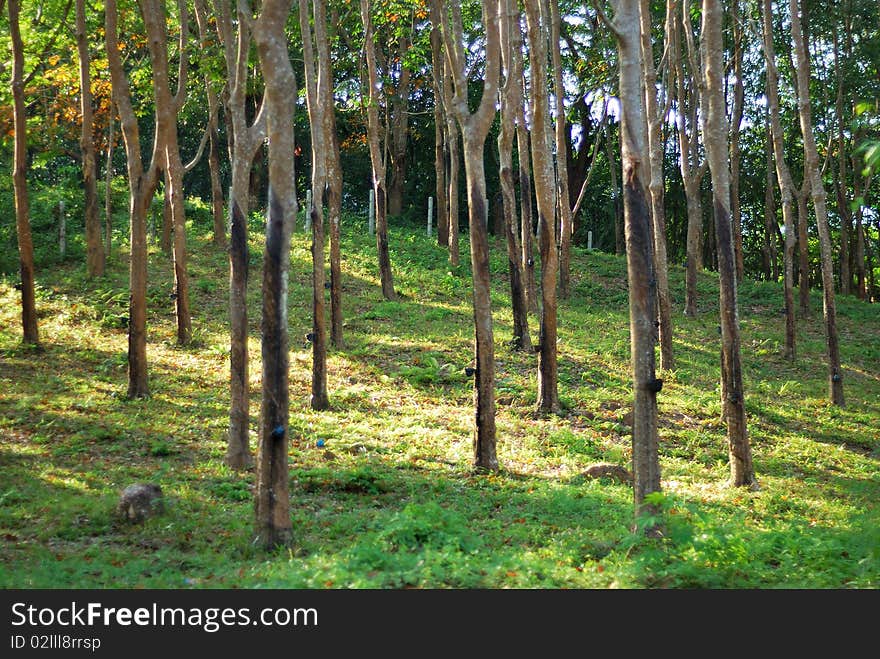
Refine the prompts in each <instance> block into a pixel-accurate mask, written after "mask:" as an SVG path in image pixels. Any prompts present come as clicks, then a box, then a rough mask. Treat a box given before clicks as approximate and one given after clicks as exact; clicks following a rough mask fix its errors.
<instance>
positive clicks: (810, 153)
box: [789, 0, 844, 407]
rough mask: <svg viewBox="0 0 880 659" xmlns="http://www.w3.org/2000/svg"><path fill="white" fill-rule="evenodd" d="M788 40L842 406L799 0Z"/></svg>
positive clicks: (831, 384) (834, 390)
mask: <svg viewBox="0 0 880 659" xmlns="http://www.w3.org/2000/svg"><path fill="white" fill-rule="evenodd" d="M789 7H790V9H791V38H792V41H793V42H794V55H795V58H796V61H797V69H796V71H797V80H798V85H797V86H798V116H799V118H800V124H801V133H802V134H803V138H804V176H805V177H807V178H808V180H809V181H810V190H811V195H812V198H813V208H814V209H815V211H816V227H817V229H818V231H819V250H820V253H821V262H822V293H823V295H822V299H823V311H824V315H825V339H826V342H827V345H828V397H829V398H830V400H831V402H832V404H834V405H838V406H840V407H843V404H844V398H843V370H842V369H841V367H840V350H839V348H838V338H837V307H836V304H835V301H834V273H833V271H832V255H831V235H830V232H829V230H828V211H827V208H826V205H825V204H826V198H825V187H824V185H823V184H822V175H821V173H820V169H819V152H818V149H817V148H816V138H815V136H814V135H813V121H812V117H811V115H810V87H809V84H810V73H809V66H810V63H809V60H808V59H807V52H806V44H805V43H804V38H803V33H802V28H801V18H800V15H799V7H798V0H790V2H789Z"/></svg>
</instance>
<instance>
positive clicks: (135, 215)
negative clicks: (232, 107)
mask: <svg viewBox="0 0 880 659" xmlns="http://www.w3.org/2000/svg"><path fill="white" fill-rule="evenodd" d="M117 20H118V16H117V7H116V0H107V2H106V4H105V12H104V21H105V22H104V25H105V33H106V35H107V60H108V64H109V68H110V77H111V83H112V87H113V102H114V103H115V105H116V108H117V110H118V111H119V124H120V127H121V130H122V137H123V141H124V143H125V159H126V165H127V174H128V186H129V221H130V222H129V223H130V239H129V243H130V256H129V287H130V295H129V311H128V397H129V398H143V397H146V396H148V395H149V393H150V390H149V385H148V379H147V212H148V210H149V207H150V202H151V200H152V198H153V194H154V193H155V190H156V183H157V181H158V174H159V171H160V167H159V163H160V161H161V158H162V152H161V150H160V149H159V144H158V143H157V141H156V140H158V139H159V136H158V134H156V135H154V138H153V139H154V142H153V152H152V157H151V160H150V164H149V166H148V167H147V168H146V169H144V164H143V161H142V157H141V145H140V130H139V127H138V120H137V116H136V115H135V112H134V107H133V105H132V101H131V90H130V87H129V83H128V78H127V77H126V75H125V71H124V70H123V67H122V59H121V57H120V54H119V41H118V31H117Z"/></svg>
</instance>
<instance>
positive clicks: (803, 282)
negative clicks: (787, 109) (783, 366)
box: [795, 170, 810, 318]
mask: <svg viewBox="0 0 880 659" xmlns="http://www.w3.org/2000/svg"><path fill="white" fill-rule="evenodd" d="M804 173H806V170H805V172H804ZM809 194H810V182H809V179H806V180H804V185H803V187H802V188H801V190H800V191H796V192H795V196H796V198H797V209H798V219H797V242H798V258H799V263H798V294H799V299H800V308H801V318H806V317H807V316H809V315H810V242H809V238H808V237H807V224H808V223H809V220H810V214H809V209H808V208H807V199H808V195H809Z"/></svg>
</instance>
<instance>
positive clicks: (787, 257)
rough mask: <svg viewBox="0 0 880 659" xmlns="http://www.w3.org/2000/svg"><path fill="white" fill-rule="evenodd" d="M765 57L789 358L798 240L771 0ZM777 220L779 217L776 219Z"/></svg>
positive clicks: (765, 0) (766, 4) (765, 6)
mask: <svg viewBox="0 0 880 659" xmlns="http://www.w3.org/2000/svg"><path fill="white" fill-rule="evenodd" d="M761 14H762V25H763V40H764V41H763V43H764V59H765V61H766V66H767V89H766V93H767V106H768V114H769V124H770V136H771V137H770V139H771V141H772V144H773V149H772V151H773V163H774V166H775V170H776V181H777V183H778V185H779V194H780V200H781V203H782V221H783V226H784V227H785V247H784V250H783V273H784V274H783V284H782V286H783V299H784V300H785V349H784V355H785V357H786V359H789V360H792V361H793V360H794V359H795V357H796V355H797V327H796V322H797V321H796V319H795V311H794V244H795V219H794V214H795V209H794V204H795V186H794V182H793V181H792V178H791V170H789V168H788V164H787V163H786V161H785V138H784V135H783V132H782V115H781V112H780V110H779V72H778V70H777V66H776V48H775V46H774V45H773V15H772V12H771V0H762V1H761ZM774 224H775V220H774Z"/></svg>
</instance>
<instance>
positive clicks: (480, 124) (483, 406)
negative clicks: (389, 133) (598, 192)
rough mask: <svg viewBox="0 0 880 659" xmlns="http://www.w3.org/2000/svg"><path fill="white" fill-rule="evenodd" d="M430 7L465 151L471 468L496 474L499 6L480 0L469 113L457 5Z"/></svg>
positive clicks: (436, 0) (435, 3)
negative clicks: (482, 39)
mask: <svg viewBox="0 0 880 659" xmlns="http://www.w3.org/2000/svg"><path fill="white" fill-rule="evenodd" d="M432 5H433V7H432V11H433V12H434V16H435V17H438V16H439V18H440V24H441V25H442V30H443V42H444V47H445V56H446V64H447V67H448V70H449V72H450V75H451V77H452V79H453V85H454V95H453V97H452V99H451V107H450V109H451V110H452V112H453V113H454V116H455V118H456V120H457V122H458V125H459V127H460V129H461V135H462V143H463V147H464V162H465V176H466V181H467V199H468V226H469V229H470V251H471V268H472V272H473V304H474V349H475V353H476V354H475V362H476V368H475V369H474V375H475V387H474V411H475V418H474V466H475V467H476V468H477V469H481V470H490V471H496V470H497V469H498V458H497V455H496V446H495V441H496V438H495V346H494V339H493V334H492V299H491V289H490V280H489V240H488V231H487V208H486V172H485V164H484V160H483V148H484V145H485V143H486V137H487V136H488V135H489V129H490V128H491V126H492V121H493V120H494V118H495V104H496V102H497V100H498V81H499V78H500V68H501V47H500V27H499V22H500V6H499V2H498V0H483V2H482V15H483V25H484V26H485V34H486V45H485V58H486V59H485V67H484V75H483V94H482V98H481V99H480V103H479V105H478V107H477V109H476V111H475V112H473V113H471V111H470V109H469V107H468V88H469V84H468V78H467V62H466V61H465V53H464V51H463V46H462V44H463V40H462V20H461V6H460V4H459V3H457V2H449V3H446V4H444V5H443V6H440V0H432ZM450 5H451V6H450ZM450 10H451V12H450ZM450 13H451V16H450ZM554 248H555V246H554Z"/></svg>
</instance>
